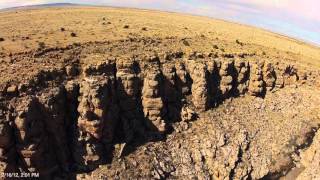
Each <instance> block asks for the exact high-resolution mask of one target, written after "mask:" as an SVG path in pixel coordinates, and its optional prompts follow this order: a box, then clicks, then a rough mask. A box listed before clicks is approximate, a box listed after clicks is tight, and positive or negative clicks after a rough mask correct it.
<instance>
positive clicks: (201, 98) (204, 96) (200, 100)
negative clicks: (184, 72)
mask: <svg viewBox="0 0 320 180" xmlns="http://www.w3.org/2000/svg"><path fill="white" fill-rule="evenodd" d="M187 65H188V70H189V72H190V77H191V78H192V88H191V92H192V102H193V104H194V106H195V108H196V109H197V110H198V111H205V110H207V109H208V108H209V93H208V83H207V80H208V71H207V67H206V65H205V64H204V63H201V62H197V61H195V60H187Z"/></svg>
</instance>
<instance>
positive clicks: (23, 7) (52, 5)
mask: <svg viewBox="0 0 320 180" xmlns="http://www.w3.org/2000/svg"><path fill="white" fill-rule="evenodd" d="M64 6H83V5H81V4H74V3H51V4H37V5H27V6H17V7H10V8H4V9H0V11H10V10H18V9H37V8H45V7H64Z"/></svg>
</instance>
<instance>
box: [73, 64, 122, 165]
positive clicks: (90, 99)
mask: <svg viewBox="0 0 320 180" xmlns="http://www.w3.org/2000/svg"><path fill="white" fill-rule="evenodd" d="M114 73H115V64H114V62H110V61H107V62H104V63H101V64H98V65H96V66H92V65H91V66H89V67H86V69H85V70H84V76H83V79H82V81H81V82H80V98H79V106H78V112H79V119H78V129H79V132H78V133H79V134H78V136H79V137H78V142H77V147H76V148H79V146H80V148H79V149H81V151H82V152H78V153H77V154H76V156H78V158H76V161H77V162H78V163H79V164H84V165H88V166H89V167H91V166H97V165H98V164H100V163H102V162H104V161H105V158H106V157H108V154H107V153H108V151H107V150H110V145H111V142H112V140H113V135H114V131H115V128H116V124H117V122H118V113H119V109H118V106H117V104H116V91H115V77H114ZM108 145H109V146H108ZM78 151H79V150H78ZM79 156H80V157H79ZM79 161H80V162H79ZM81 161H83V162H81Z"/></svg>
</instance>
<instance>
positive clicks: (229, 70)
mask: <svg viewBox="0 0 320 180" xmlns="http://www.w3.org/2000/svg"><path fill="white" fill-rule="evenodd" d="M234 68H235V66H234V61H233V60H225V61H223V62H222V63H221V67H220V72H219V74H220V77H221V80H220V91H221V92H220V93H221V96H222V98H223V99H225V98H228V97H229V96H230V94H232V93H235V92H234V91H233V87H235V86H236V83H235V79H234V78H235V69H234ZM232 91H233V92H232Z"/></svg>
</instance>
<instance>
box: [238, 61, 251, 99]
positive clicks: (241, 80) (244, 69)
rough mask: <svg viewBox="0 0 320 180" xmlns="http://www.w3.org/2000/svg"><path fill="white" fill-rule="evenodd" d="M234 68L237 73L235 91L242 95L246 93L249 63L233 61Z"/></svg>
mask: <svg viewBox="0 0 320 180" xmlns="http://www.w3.org/2000/svg"><path fill="white" fill-rule="evenodd" d="M235 68H236V71H237V74H238V75H237V76H238V77H237V90H238V92H237V93H238V94H239V95H244V94H245V93H246V92H247V91H248V85H249V77H250V66H249V62H247V61H245V60H242V59H238V60H237V61H235Z"/></svg>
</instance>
